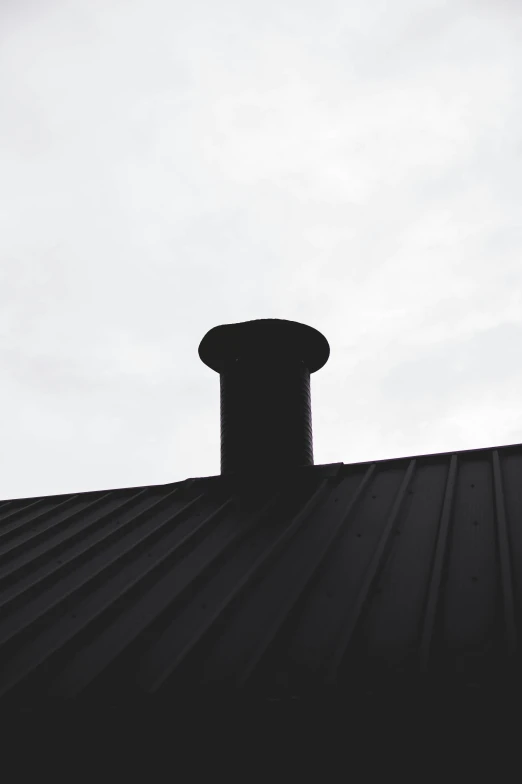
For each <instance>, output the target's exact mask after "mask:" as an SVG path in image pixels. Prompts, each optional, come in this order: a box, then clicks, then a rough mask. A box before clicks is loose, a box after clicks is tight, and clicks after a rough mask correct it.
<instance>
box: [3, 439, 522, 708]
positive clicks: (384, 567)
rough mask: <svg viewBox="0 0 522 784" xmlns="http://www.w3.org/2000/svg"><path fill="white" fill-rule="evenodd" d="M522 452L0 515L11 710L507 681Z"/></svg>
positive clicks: (512, 650) (415, 460)
mask: <svg viewBox="0 0 522 784" xmlns="http://www.w3.org/2000/svg"><path fill="white" fill-rule="evenodd" d="M521 606H522V445H513V446H502V447H498V448H492V449H481V450H473V451H463V452H458V453H453V454H452V453H445V454H435V455H421V456H417V457H411V458H400V459H394V460H383V461H378V462H375V463H359V464H352V465H345V464H343V463H339V464H332V465H324V466H321V465H318V466H307V467H304V468H301V469H297V470H294V471H292V472H288V473H287V474H285V475H284V476H283V477H280V478H279V480H277V479H272V480H270V481H268V480H263V479H262V477H255V476H254V477H252V485H251V486H250V487H246V485H245V484H237V482H235V480H234V477H233V476H232V477H230V476H216V477H206V478H196V479H188V480H186V481H182V482H177V483H174V484H168V485H161V486H151V487H140V488H127V489H118V490H109V491H100V492H87V493H78V494H67V495H59V496H52V497H43V498H31V499H16V500H9V501H5V502H3V503H2V504H0V706H2V707H7V708H9V710H12V709H15V710H30V709H33V708H39V707H42V706H46V705H51V704H52V705H55V704H58V703H61V701H62V700H66V701H69V700H71V699H72V700H73V701H74V702H76V703H77V702H78V701H86V702H88V703H89V704H90V705H105V706H109V705H133V704H144V703H147V704H149V703H150V701H154V700H155V699H160V700H161V698H162V697H166V698H167V699H169V700H170V699H172V697H173V695H178V696H180V697H181V696H183V695H185V696H192V697H195V696H196V695H202V694H208V695H218V696H219V695H222V694H223V693H226V694H236V695H237V694H241V695H252V696H253V697H254V698H255V699H258V698H262V699H263V700H265V699H268V698H272V699H278V698H288V699H291V698H293V697H302V696H303V695H307V694H308V695H313V694H315V695H320V694H322V693H325V694H326V693H330V694H333V693H338V692H339V693H341V692H342V693H344V692H345V691H346V690H348V691H350V690H352V691H353V692H354V693H355V692H357V693H359V692H361V693H362V692H364V693H370V692H372V691H379V690H380V689H385V688H388V687H389V686H390V685H392V686H393V685H394V684H395V686H397V685H398V684H400V685H401V688H403V686H404V684H405V683H413V684H416V683H418V682H419V679H421V680H423V682H432V683H434V684H437V685H440V684H441V683H448V682H451V683H453V684H457V683H461V684H462V685H463V686H464V687H466V688H472V687H474V686H479V687H480V688H483V687H485V686H487V685H488V684H490V685H491V684H496V683H500V682H501V681H502V679H504V680H505V679H506V677H508V675H509V674H511V673H512V672H513V671H514V670H513V663H514V657H515V655H516V653H517V650H518V648H517V645H518V636H519V634H520V623H521V614H520V610H521Z"/></svg>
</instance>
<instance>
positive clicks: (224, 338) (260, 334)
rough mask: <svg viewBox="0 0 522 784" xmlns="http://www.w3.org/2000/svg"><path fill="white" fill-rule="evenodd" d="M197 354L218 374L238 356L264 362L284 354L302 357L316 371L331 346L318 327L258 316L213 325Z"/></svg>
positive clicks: (310, 370) (325, 359) (310, 368)
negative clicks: (258, 317) (246, 319)
mask: <svg viewBox="0 0 522 784" xmlns="http://www.w3.org/2000/svg"><path fill="white" fill-rule="evenodd" d="M198 353H199V357H200V359H201V360H202V362H204V363H205V365H207V366H208V367H209V368H211V369H212V370H215V371H216V372H217V373H221V372H222V370H223V368H224V366H225V364H226V363H228V362H230V361H231V360H234V359H236V358H238V357H241V358H251V359H259V360H261V361H262V360H263V359H272V358H274V357H285V356H286V357H288V356H290V357H292V358H294V359H299V360H301V361H302V362H304V364H305V366H306V367H307V368H308V371H309V372H310V373H315V371H316V370H319V369H320V368H322V367H323V365H325V364H326V362H327V361H328V357H329V356H330V346H329V344H328V341H327V340H326V338H325V337H324V335H322V334H321V333H320V332H319V331H318V330H317V329H314V328H313V327H309V326H307V325H306V324H300V323H299V322H298V321H287V320H286V319H255V320H252V321H242V322H239V323H237V324H222V325H221V326H219V327H214V328H213V329H211V330H210V331H209V332H207V334H206V335H205V337H204V338H203V340H202V341H201V343H200V344H199V350H198Z"/></svg>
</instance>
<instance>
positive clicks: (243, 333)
mask: <svg viewBox="0 0 522 784" xmlns="http://www.w3.org/2000/svg"><path fill="white" fill-rule="evenodd" d="M329 355H330V346H329V345H328V341H327V340H326V338H325V337H324V336H323V335H322V334H321V333H320V332H318V331H317V330H316V329H313V328H312V327H308V326H306V325H305V324H299V323H298V322H296V321H286V320H283V319H257V320H254V321H244V322H241V323H239V324H224V325H222V326H219V327H214V328H213V329H211V330H210V331H209V332H207V334H206V335H205V337H204V338H203V340H202V341H201V343H200V345H199V356H200V358H201V360H202V361H203V362H204V363H205V365H208V367H210V368H212V370H215V371H216V372H217V373H219V374H220V386H221V473H222V474H229V473H236V474H237V473H244V472H246V473H249V472H252V471H260V470H261V471H262V472H271V471H274V470H275V471H278V470H280V469H288V468H297V467H299V466H306V465H313V463H314V454H313V442H312V412H311V406H310V374H311V373H314V372H315V371H316V370H319V369H320V368H322V367H323V365H325V364H326V362H327V360H328V357H329Z"/></svg>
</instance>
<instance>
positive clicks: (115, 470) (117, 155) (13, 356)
mask: <svg viewBox="0 0 522 784" xmlns="http://www.w3.org/2000/svg"><path fill="white" fill-rule="evenodd" d="M521 41H522V4H521V3H520V2H519V0H512V2H508V0H490V1H489V2H488V1H486V0H484V1H481V0H475V1H473V0H469V1H468V0H452V2H442V1H441V0H395V2H393V3H392V2H387V3H384V2H377V1H376V0H372V1H371V2H368V0H353V1H352V2H347V0H243V1H241V0H219V2H215V1H214V0H190V2H180V1H179V2H173V1H172V0H70V1H66V0H1V1H0V113H1V116H0V305H1V307H0V378H1V382H0V396H1V398H0V402H1V407H0V417H1V430H0V432H1V449H0V468H1V470H0V497H1V498H13V497H28V496H35V495H45V494H53V493H62V492H74V491H84V490H94V489H105V488H115V487H125V486H137V485H145V484H163V483H165V482H172V481H178V480H181V479H185V478H187V477H191V476H208V475H215V474H219V472H220V465H219V377H218V375H217V374H215V373H213V372H212V371H211V370H209V369H208V368H207V367H206V366H205V365H203V364H202V362H201V361H200V360H199V357H198V354H197V349H198V345H199V342H200V340H201V338H202V337H203V335H204V334H205V333H206V332H207V331H208V330H209V329H210V328H212V327H214V326H216V325H218V324H224V323H232V322H237V321H244V320H247V319H255V318H285V319H292V320H296V321H302V322H305V323H307V324H310V325H311V326H314V327H316V328H317V329H319V330H321V332H323V334H324V335H325V336H326V337H327V339H328V341H329V343H330V347H331V355H330V360H329V362H328V364H327V365H326V366H325V367H324V368H323V369H322V370H320V371H319V372H318V373H317V374H315V375H314V376H312V404H313V424H314V451H315V462H316V464H319V463H331V462H344V463H353V462H358V461H366V460H373V459H376V460H378V459H383V458H391V457H399V456H406V455H415V454H426V453H432V452H445V451H450V450H461V449H471V448H479V447H488V446H497V445H502V444H510V443H518V442H522V361H521V360H522V255H521V251H522V218H521V215H522V185H521V183H522V103H521V100H522V99H521V96H522V46H521Z"/></svg>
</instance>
